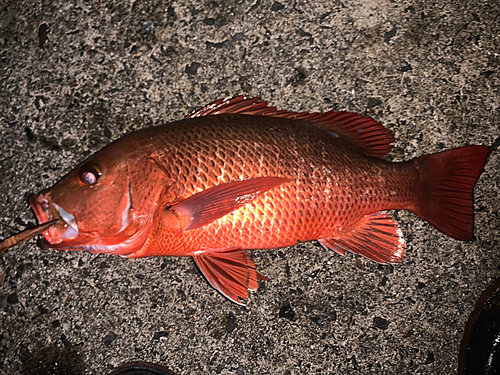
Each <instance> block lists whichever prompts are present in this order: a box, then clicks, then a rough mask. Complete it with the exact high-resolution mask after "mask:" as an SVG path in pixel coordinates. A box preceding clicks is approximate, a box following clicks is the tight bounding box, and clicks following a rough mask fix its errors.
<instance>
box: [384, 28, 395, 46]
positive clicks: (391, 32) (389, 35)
mask: <svg viewBox="0 0 500 375" xmlns="http://www.w3.org/2000/svg"><path fill="white" fill-rule="evenodd" d="M396 33H397V29H396V26H394V27H393V28H392V29H391V30H389V31H387V32H386V33H385V34H384V42H386V43H389V42H390V41H391V39H392V38H394V37H395V36H396Z"/></svg>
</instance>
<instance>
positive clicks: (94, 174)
mask: <svg viewBox="0 0 500 375" xmlns="http://www.w3.org/2000/svg"><path fill="white" fill-rule="evenodd" d="M78 175H79V177H80V180H81V181H82V182H83V183H84V184H85V185H93V184H95V183H96V182H97V181H98V180H99V178H100V177H101V175H102V171H101V166H100V165H99V164H97V163H94V162H87V163H85V164H84V165H82V166H81V168H80V170H79V172H78Z"/></svg>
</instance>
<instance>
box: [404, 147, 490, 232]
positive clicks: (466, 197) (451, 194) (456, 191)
mask: <svg viewBox="0 0 500 375" xmlns="http://www.w3.org/2000/svg"><path fill="white" fill-rule="evenodd" d="M489 154H490V149H489V148H488V147H485V146H465V147H460V148H455V149H452V150H448V151H445V152H441V153H438V154H432V155H426V156H422V157H419V158H417V159H415V160H414V163H415V164H416V166H417V169H418V171H419V173H420V182H421V191H420V194H419V199H418V204H417V206H416V208H415V209H414V210H413V212H414V213H415V214H417V215H418V216H420V217H421V218H422V219H424V220H426V221H428V222H429V223H430V224H432V225H433V226H434V227H436V228H437V229H438V230H440V231H441V232H443V233H445V234H447V235H448V236H451V237H453V238H456V239H458V240H463V241H469V240H471V239H472V237H473V227H474V203H473V200H472V196H473V190H474V185H475V184H476V182H477V179H478V178H479V175H480V174H481V173H482V171H483V167H484V164H485V163H486V159H487V158H488V155H489Z"/></svg>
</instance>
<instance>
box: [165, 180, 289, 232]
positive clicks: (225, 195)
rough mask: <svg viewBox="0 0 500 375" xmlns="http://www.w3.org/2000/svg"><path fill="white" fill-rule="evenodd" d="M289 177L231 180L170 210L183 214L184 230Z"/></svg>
mask: <svg viewBox="0 0 500 375" xmlns="http://www.w3.org/2000/svg"><path fill="white" fill-rule="evenodd" d="M288 181H290V180H289V179H288V178H284V177H257V178H250V179H248V180H243V181H231V182H227V183H224V184H220V185H217V186H214V187H212V188H210V189H207V190H204V191H202V192H200V193H197V194H194V195H193V196H191V197H189V198H187V199H185V200H183V201H182V202H180V203H179V204H176V205H175V206H172V207H170V208H168V210H172V211H175V212H176V213H177V214H178V216H181V217H182V218H183V219H182V222H184V223H185V225H183V226H181V228H180V229H181V230H191V229H196V228H200V227H202V226H204V225H207V224H210V223H211V222H213V221H215V220H217V219H219V218H221V217H223V216H225V215H227V214H229V213H230V212H232V211H234V210H236V209H238V208H240V207H242V206H244V205H245V204H247V203H250V202H251V201H253V200H254V199H255V198H257V197H258V196H259V195H261V194H263V193H265V192H266V191H268V190H270V189H272V188H275V187H276V186H279V185H281V184H283V183H285V182H288ZM179 214H180V215H179ZM184 218H187V220H184Z"/></svg>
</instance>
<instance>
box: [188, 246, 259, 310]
mask: <svg viewBox="0 0 500 375" xmlns="http://www.w3.org/2000/svg"><path fill="white" fill-rule="evenodd" d="M193 259H194V261H195V262H196V265H197V266H198V268H199V269H200V271H201V272H202V273H203V275H204V276H205V278H206V279H207V280H208V282H209V283H210V285H212V286H213V287H214V288H215V289H216V290H218V291H219V292H220V293H221V294H223V295H224V296H225V297H227V298H228V299H229V300H231V301H232V302H234V303H237V304H238V305H243V303H242V302H241V300H240V299H243V300H244V299H247V297H248V291H249V290H250V291H253V290H257V289H258V288H259V284H258V282H257V280H267V278H266V277H264V276H262V275H260V274H259V273H258V272H257V271H256V270H255V263H254V262H253V260H252V258H250V256H249V255H248V254H247V253H246V252H245V250H241V249H232V250H227V251H222V252H221V251H216V250H203V251H198V252H196V253H195V254H194V255H193Z"/></svg>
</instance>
